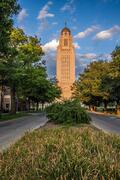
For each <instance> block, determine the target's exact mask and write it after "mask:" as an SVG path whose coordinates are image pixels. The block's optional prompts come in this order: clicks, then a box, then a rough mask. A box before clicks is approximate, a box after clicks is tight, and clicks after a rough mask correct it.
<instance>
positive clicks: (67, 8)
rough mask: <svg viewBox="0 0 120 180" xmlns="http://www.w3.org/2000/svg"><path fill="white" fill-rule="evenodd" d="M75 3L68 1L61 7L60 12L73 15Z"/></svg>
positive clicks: (71, 0)
mask: <svg viewBox="0 0 120 180" xmlns="http://www.w3.org/2000/svg"><path fill="white" fill-rule="evenodd" d="M75 9H76V8H75V2H74V0H68V1H67V2H66V3H65V4H64V5H63V7H62V8H61V11H63V12H65V11H68V12H70V13H74V12H75Z"/></svg>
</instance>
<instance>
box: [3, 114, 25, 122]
mask: <svg viewBox="0 0 120 180" xmlns="http://www.w3.org/2000/svg"><path fill="white" fill-rule="evenodd" d="M27 115H28V114H27V113H25V112H18V113H16V114H2V115H1V118H0V122H1V121H7V120H12V119H16V118H19V117H22V116H27Z"/></svg>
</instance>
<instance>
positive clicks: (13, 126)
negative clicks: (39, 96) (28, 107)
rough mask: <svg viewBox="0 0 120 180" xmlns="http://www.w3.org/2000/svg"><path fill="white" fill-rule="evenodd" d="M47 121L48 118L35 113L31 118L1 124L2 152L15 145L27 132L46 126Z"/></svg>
mask: <svg viewBox="0 0 120 180" xmlns="http://www.w3.org/2000/svg"><path fill="white" fill-rule="evenodd" d="M47 121H48V120H47V118H46V116H44V115H42V114H40V113H33V114H31V115H29V116H25V117H20V118H17V119H14V120H10V121H6V122H0V151H2V150H3V149H6V148H8V147H9V146H10V145H11V144H13V143H15V142H16V141H17V140H18V139H20V138H21V137H22V136H23V135H24V134H25V132H27V131H33V130H34V129H37V128H39V127H41V126H44V125H45V124H46V122H47Z"/></svg>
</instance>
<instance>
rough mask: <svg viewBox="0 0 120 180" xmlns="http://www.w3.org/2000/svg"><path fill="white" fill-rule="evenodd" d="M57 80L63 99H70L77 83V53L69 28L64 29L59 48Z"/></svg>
mask: <svg viewBox="0 0 120 180" xmlns="http://www.w3.org/2000/svg"><path fill="white" fill-rule="evenodd" d="M56 78H57V81H58V86H59V87H60V88H61V90H62V98H63V99H70V98H71V95H72V91H71V87H72V85H73V83H74V81H75V51H74V45H73V41H72V34H71V31H70V29H68V28H67V27H64V28H63V29H62V31H61V35H60V39H59V45H58V47H57V62H56Z"/></svg>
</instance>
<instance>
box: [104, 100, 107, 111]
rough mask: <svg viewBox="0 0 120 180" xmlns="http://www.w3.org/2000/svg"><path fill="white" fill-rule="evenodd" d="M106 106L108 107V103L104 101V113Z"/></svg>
mask: <svg viewBox="0 0 120 180" xmlns="http://www.w3.org/2000/svg"><path fill="white" fill-rule="evenodd" d="M107 105H108V102H107V101H104V112H107Z"/></svg>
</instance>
